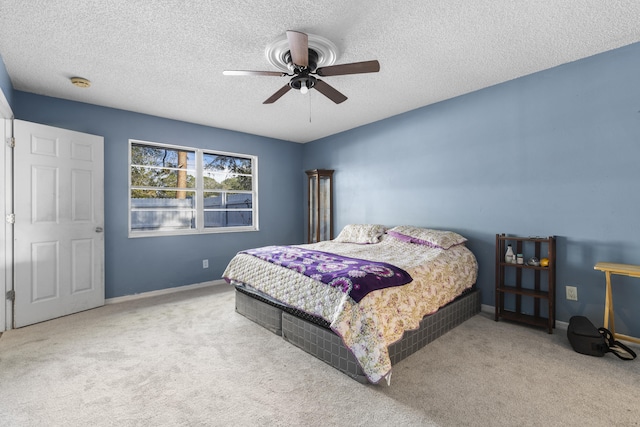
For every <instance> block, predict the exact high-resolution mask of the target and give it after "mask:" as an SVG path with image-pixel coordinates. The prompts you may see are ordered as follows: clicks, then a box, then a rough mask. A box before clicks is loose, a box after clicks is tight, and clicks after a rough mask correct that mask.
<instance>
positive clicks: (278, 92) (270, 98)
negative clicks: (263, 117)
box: [263, 83, 291, 104]
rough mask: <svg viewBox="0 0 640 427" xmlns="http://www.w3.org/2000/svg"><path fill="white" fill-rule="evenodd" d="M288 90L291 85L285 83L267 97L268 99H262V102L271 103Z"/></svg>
mask: <svg viewBox="0 0 640 427" xmlns="http://www.w3.org/2000/svg"><path fill="white" fill-rule="evenodd" d="M290 90H291V86H289V84H288V83H287V84H286V85H284V86H282V87H281V88H280V89H278V91H277V92H276V93H274V94H273V95H271V96H270V97H269V99H267V100H266V101H264V102H263V104H273V103H274V102H276V101H277V100H278V99H280V98H281V97H282V95H284V94H285V93H287V92H289V91H290Z"/></svg>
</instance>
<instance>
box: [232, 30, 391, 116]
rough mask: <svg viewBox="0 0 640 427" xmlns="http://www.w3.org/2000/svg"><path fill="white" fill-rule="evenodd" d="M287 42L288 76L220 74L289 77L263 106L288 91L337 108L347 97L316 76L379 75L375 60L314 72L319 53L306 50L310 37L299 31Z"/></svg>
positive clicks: (246, 73) (243, 73)
mask: <svg viewBox="0 0 640 427" xmlns="http://www.w3.org/2000/svg"><path fill="white" fill-rule="evenodd" d="M287 41H288V43H289V50H288V51H286V52H285V53H284V57H283V58H282V60H283V61H284V62H285V63H286V65H287V68H288V69H289V73H285V72H282V71H242V70H235V71H234V70H227V71H223V73H222V74H224V75H225V76H275V77H284V76H288V77H291V79H290V80H289V83H287V84H286V85H284V86H283V87H281V88H280V89H279V90H278V91H277V92H276V93H274V94H273V95H271V96H270V97H269V98H268V99H267V100H266V101H264V102H263V104H273V103H274V102H276V101H277V100H278V99H280V98H281V97H282V96H283V95H284V94H285V93H287V92H289V91H290V90H291V89H296V90H299V91H300V92H301V93H303V94H305V93H307V92H308V91H309V89H316V90H317V91H318V92H320V93H321V94H323V95H324V96H326V97H327V98H329V99H330V100H332V101H333V102H335V103H336V104H340V103H341V102H344V101H346V100H347V97H346V96H344V95H343V94H342V93H340V92H338V91H337V90H336V89H334V88H333V87H332V86H330V85H329V84H327V83H325V82H324V81H322V80H320V79H319V78H316V77H315V76H320V77H329V76H342V75H346V74H362V73H377V72H378V71H380V63H379V62H378V61H376V60H373V61H364V62H352V63H349V64H339V65H329V66H326V67H320V68H317V66H318V52H316V51H315V50H314V49H312V48H310V47H309V36H308V35H307V34H305V33H301V32H299V31H287Z"/></svg>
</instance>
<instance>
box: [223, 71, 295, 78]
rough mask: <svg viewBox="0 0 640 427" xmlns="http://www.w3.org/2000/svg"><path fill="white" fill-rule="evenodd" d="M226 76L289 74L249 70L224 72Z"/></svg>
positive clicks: (276, 75) (277, 75) (279, 75)
mask: <svg viewBox="0 0 640 427" xmlns="http://www.w3.org/2000/svg"><path fill="white" fill-rule="evenodd" d="M222 74H224V75H225V76H275V77H282V76H286V75H287V73H283V72H282V71H248V70H225V71H223V72H222Z"/></svg>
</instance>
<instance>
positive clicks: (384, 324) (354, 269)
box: [223, 224, 480, 384]
mask: <svg viewBox="0 0 640 427" xmlns="http://www.w3.org/2000/svg"><path fill="white" fill-rule="evenodd" d="M465 242H466V239H465V238H464V237H462V236H461V235H459V234H457V233H454V232H451V231H443V230H433V229H427V228H420V227H412V226H398V227H393V228H391V229H386V228H385V227H384V226H382V225H376V224H350V225H347V226H346V227H345V228H344V229H343V230H342V231H341V232H340V234H339V235H338V237H336V239H334V240H331V241H325V242H319V243H313V244H307V245H296V246H269V247H264V248H256V249H251V250H248V251H242V252H239V253H238V254H237V255H236V256H235V257H234V258H233V259H232V260H231V261H230V263H229V265H228V266H227V268H226V270H225V272H224V274H223V277H224V278H225V280H226V281H227V282H229V283H230V284H232V285H234V286H235V287H236V311H238V312H239V313H240V314H243V315H245V316H246V317H248V318H250V319H251V320H253V321H255V322H257V323H259V324H261V325H262V326H264V327H266V328H268V329H270V330H271V331H272V332H274V333H277V334H279V335H282V336H283V338H285V340H287V341H289V342H291V343H292V344H294V345H296V346H298V347H300V348H302V349H303V350H305V351H307V352H308V353H311V354H313V355H314V356H316V357H318V358H320V359H321V360H323V361H325V362H327V363H329V364H331V365H332V366H334V367H335V368H337V369H339V370H341V371H342V372H344V373H346V374H347V375H349V376H351V377H353V378H354V379H356V380H358V381H360V382H370V383H373V384H377V383H379V382H380V381H381V380H386V381H387V383H390V378H391V372H392V366H393V364H395V363H397V362H399V361H400V360H402V359H404V358H405V357H407V356H408V355H410V354H412V353H413V352H415V351H417V350H418V349H420V348H422V347H423V346H424V345H426V344H427V343H429V342H430V341H432V340H433V339H435V338H437V337H438V336H440V335H442V334H443V333H445V332H446V331H448V330H450V329H451V328H453V327H455V326H457V325H458V324H460V323H462V322H463V321H464V320H466V319H468V318H469V317H471V316H473V315H474V314H476V313H478V312H479V311H480V299H479V292H478V290H476V289H475V286H474V285H475V282H476V278H477V269H478V265H477V261H476V258H475V256H474V255H473V253H472V252H471V251H470V250H469V249H468V248H467V247H466V245H465ZM314 263H315V264H314ZM363 271H364V272H365V273H363Z"/></svg>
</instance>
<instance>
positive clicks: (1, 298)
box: [0, 90, 13, 333]
mask: <svg viewBox="0 0 640 427" xmlns="http://www.w3.org/2000/svg"><path fill="white" fill-rule="evenodd" d="M12 120H13V111H12V110H11V106H10V105H9V102H8V101H7V98H6V97H5V95H4V93H3V92H2V90H0V122H2V123H0V138H1V139H2V147H0V165H1V166H2V168H3V169H4V173H0V221H2V226H1V227H0V237H2V239H0V241H2V244H0V271H2V274H0V333H2V332H3V331H6V330H7V329H12V328H13V303H12V301H10V300H7V299H5V298H6V293H7V292H8V291H10V290H12V289H13V225H12V224H9V223H7V221H6V216H7V214H10V213H12V211H13V191H12V189H13V151H12V148H11V147H10V146H9V144H8V143H7V141H8V140H9V138H11V137H13V121H12Z"/></svg>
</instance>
